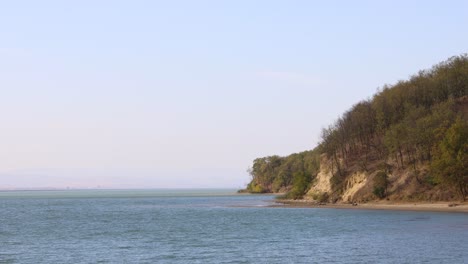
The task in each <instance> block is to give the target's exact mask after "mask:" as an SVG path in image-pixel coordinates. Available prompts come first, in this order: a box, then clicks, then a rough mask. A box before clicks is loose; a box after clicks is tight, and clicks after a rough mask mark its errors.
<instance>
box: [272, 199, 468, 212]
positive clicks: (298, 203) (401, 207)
mask: <svg viewBox="0 0 468 264" xmlns="http://www.w3.org/2000/svg"><path fill="white" fill-rule="evenodd" d="M277 202H278V205H272V206H273V207H299V208H335V209H361V210H363V209H364V210H367V209H369V210H398V211H433V212H454V213H455V212H457V213H468V203H467V202H464V203H456V202H437V203H403V202H402V203H391V202H369V203H363V204H355V205H353V204H344V203H336V204H328V203H327V204H318V203H316V202H311V201H307V200H279V201H277Z"/></svg>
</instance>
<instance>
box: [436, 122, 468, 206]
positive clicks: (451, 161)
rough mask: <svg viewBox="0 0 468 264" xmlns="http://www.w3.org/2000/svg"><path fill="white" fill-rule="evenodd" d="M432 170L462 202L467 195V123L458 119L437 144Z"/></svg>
mask: <svg viewBox="0 0 468 264" xmlns="http://www.w3.org/2000/svg"><path fill="white" fill-rule="evenodd" d="M432 169H433V171H434V172H435V173H436V174H437V178H438V179H439V181H440V182H441V183H444V184H447V185H449V186H451V187H453V188H454V189H455V190H457V192H458V193H459V195H460V198H461V199H462V200H465V199H466V196H467V195H468V122H467V121H465V120H462V119H461V118H458V119H457V120H456V122H455V123H454V124H453V125H452V126H451V127H450V128H449V129H448V130H447V133H446V134H445V137H444V138H443V140H442V141H441V142H440V143H439V146H438V149H437V152H436V155H435V158H434V160H433V162H432Z"/></svg>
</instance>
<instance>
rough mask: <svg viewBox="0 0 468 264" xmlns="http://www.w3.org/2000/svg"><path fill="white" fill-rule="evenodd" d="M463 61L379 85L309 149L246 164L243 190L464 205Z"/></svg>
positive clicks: (467, 71)
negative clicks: (247, 176) (458, 201)
mask: <svg viewBox="0 0 468 264" xmlns="http://www.w3.org/2000/svg"><path fill="white" fill-rule="evenodd" d="M466 164H468V55H461V56H457V57H452V58H450V59H448V60H447V61H444V62H442V63H439V64H437V65H435V66H433V67H432V68H431V69H429V70H423V71H420V72H419V73H418V74H416V75H413V76H412V77H411V78H410V79H409V80H406V81H400V82H398V83H396V84H394V85H385V86H384V87H383V88H382V89H381V90H380V91H379V92H378V93H376V94H375V95H374V96H373V97H372V98H371V99H368V100H364V101H361V102H358V103H357V104H355V105H354V106H353V107H351V109H349V110H348V111H346V112H345V113H344V114H343V115H341V116H340V117H339V118H338V119H337V120H336V121H335V122H333V123H332V124H331V125H330V126H328V127H327V128H325V129H323V131H322V140H321V142H320V144H318V146H317V147H315V148H314V149H313V150H311V151H304V152H301V153H295V154H291V155H289V156H287V157H279V156H269V157H264V158H259V159H256V160H254V163H253V166H252V168H251V169H250V171H249V172H250V174H251V175H252V181H251V182H250V183H249V185H248V186H247V188H246V190H247V191H249V192H287V194H286V195H285V198H288V199H302V198H305V199H313V200H317V201H323V202H325V201H327V202H364V201H370V200H379V199H387V200H408V201H409V200H425V201H437V200H455V199H461V200H465V199H466V197H467V196H468V166H466Z"/></svg>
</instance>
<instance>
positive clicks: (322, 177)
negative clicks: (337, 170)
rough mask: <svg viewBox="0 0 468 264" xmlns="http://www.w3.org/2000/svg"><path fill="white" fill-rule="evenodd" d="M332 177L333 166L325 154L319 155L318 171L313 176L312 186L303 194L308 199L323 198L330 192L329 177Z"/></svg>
mask: <svg viewBox="0 0 468 264" xmlns="http://www.w3.org/2000/svg"><path fill="white" fill-rule="evenodd" d="M332 177H333V166H332V163H331V162H330V161H329V160H328V158H327V156H326V155H325V154H322V155H321V156H320V171H319V173H318V174H317V177H315V180H314V182H313V183H312V187H311V188H310V189H309V191H308V192H307V193H306V195H305V199H308V200H325V199H326V197H324V196H328V195H329V194H330V193H332V186H331V182H330V180H331V178H332Z"/></svg>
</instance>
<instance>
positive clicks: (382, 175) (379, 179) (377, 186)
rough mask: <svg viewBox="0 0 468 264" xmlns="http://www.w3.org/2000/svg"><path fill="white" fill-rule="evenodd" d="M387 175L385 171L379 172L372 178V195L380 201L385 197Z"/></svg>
mask: <svg viewBox="0 0 468 264" xmlns="http://www.w3.org/2000/svg"><path fill="white" fill-rule="evenodd" d="M387 187H388V175H387V173H386V172H385V171H379V172H377V174H376V175H375V178H374V191H373V193H374V195H375V196H377V197H379V198H380V199H382V198H385V196H386V195H387Z"/></svg>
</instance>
